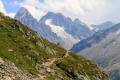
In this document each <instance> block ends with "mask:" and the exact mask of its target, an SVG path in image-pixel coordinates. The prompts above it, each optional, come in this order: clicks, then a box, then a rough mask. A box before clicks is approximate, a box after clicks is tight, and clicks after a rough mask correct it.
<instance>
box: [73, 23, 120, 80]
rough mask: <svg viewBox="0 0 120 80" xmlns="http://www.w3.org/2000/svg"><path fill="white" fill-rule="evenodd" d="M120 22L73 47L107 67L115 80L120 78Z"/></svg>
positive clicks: (74, 49)
mask: <svg viewBox="0 0 120 80" xmlns="http://www.w3.org/2000/svg"><path fill="white" fill-rule="evenodd" d="M119 48H120V24H117V25H115V26H113V27H111V28H109V29H106V30H103V31H100V32H97V33H95V34H94V35H93V36H92V37H90V38H88V39H85V40H83V41H81V42H79V43H78V44H76V45H74V46H73V48H72V49H71V50H72V51H75V52H77V53H79V54H80V55H83V56H84V57H86V58H88V59H90V60H92V61H94V62H96V63H97V64H99V65H101V66H102V67H103V68H105V69H106V70H107V71H108V72H109V74H110V76H111V78H112V79H113V80H119V79H120V78H119V77H120V75H119V72H120V70H119V68H120V67H119V66H120V62H119V60H120V59H119V58H120V53H119V52H120V49H119Z"/></svg>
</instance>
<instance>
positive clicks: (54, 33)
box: [15, 7, 94, 49]
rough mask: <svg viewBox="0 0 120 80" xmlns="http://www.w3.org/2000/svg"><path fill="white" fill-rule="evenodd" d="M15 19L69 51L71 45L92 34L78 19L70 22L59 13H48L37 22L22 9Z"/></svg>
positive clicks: (69, 19)
mask: <svg viewBox="0 0 120 80" xmlns="http://www.w3.org/2000/svg"><path fill="white" fill-rule="evenodd" d="M15 19H17V20H19V21H20V22H22V23H23V24H25V25H27V26H28V27H29V28H31V29H32V30H34V31H37V32H38V34H40V36H42V37H43V38H45V39H47V40H49V41H51V42H54V43H60V44H61V45H62V46H63V47H64V48H66V49H70V48H71V47H72V45H73V44H75V43H77V42H78V41H80V40H82V39H84V38H87V37H90V36H91V35H92V34H93V33H94V32H93V31H92V30H91V29H90V28H89V27H88V26H87V25H86V24H85V23H83V22H81V21H80V20H79V19H75V20H74V21H72V19H71V18H69V17H67V18H66V17H65V16H64V15H63V14H61V13H53V12H48V13H47V14H46V15H45V16H43V17H42V18H41V19H40V20H39V21H37V20H36V19H35V18H33V16H32V15H31V14H30V12H29V11H28V10H27V9H26V8H24V7H22V8H21V9H20V10H19V11H18V13H17V14H16V15H15Z"/></svg>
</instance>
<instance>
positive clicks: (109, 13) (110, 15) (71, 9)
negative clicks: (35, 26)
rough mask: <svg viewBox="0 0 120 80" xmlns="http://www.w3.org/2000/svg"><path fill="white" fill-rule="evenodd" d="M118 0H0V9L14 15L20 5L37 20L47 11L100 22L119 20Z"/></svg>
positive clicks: (87, 22)
mask: <svg viewBox="0 0 120 80" xmlns="http://www.w3.org/2000/svg"><path fill="white" fill-rule="evenodd" d="M119 6H120V0H0V11H1V12H3V13H5V14H6V15H9V16H11V17H14V15H15V14H16V12H17V11H18V10H19V9H20V7H26V8H27V9H28V10H29V11H30V13H31V14H32V15H33V16H34V17H35V18H36V19H37V20H39V19H40V18H41V17H42V16H43V15H45V14H46V13H47V12H48V11H51V12H56V13H62V14H64V15H65V16H66V17H71V18H72V19H73V20H74V19H75V18H79V19H80V20H81V21H83V22H84V23H86V24H88V25H90V24H93V23H94V24H100V23H104V22H106V21H112V22H114V23H119V22H120V8H119Z"/></svg>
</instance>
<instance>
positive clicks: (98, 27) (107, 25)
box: [90, 21, 115, 32]
mask: <svg viewBox="0 0 120 80" xmlns="http://www.w3.org/2000/svg"><path fill="white" fill-rule="evenodd" d="M114 25H115V24H114V23H112V22H111V21H107V22H105V23H102V24H100V25H95V24H92V25H90V26H91V27H92V28H93V30H95V31H96V32H97V31H100V30H104V29H108V28H110V27H112V26H114Z"/></svg>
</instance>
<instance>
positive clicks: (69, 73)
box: [0, 13, 110, 80]
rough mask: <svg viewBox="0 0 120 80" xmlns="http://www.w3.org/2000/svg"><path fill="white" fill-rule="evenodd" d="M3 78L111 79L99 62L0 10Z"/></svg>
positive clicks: (0, 69) (26, 79)
mask: <svg viewBox="0 0 120 80" xmlns="http://www.w3.org/2000/svg"><path fill="white" fill-rule="evenodd" d="M0 79H3V80H4V79H5V80H39V79H42V80H110V78H109V76H108V75H107V73H106V72H105V71H104V70H103V69H102V68H101V67H99V66H98V65H97V64H95V63H93V62H91V61H89V60H87V59H85V58H84V57H82V56H79V55H77V54H75V53H73V52H68V51H67V50H65V49H64V48H62V47H61V46H59V45H56V44H54V43H51V42H49V41H47V40H46V39H44V38H42V37H40V36H39V35H38V34H37V32H35V31H32V30H31V29H29V28H28V27H27V26H25V25H23V24H21V23H20V22H19V21H18V20H14V19H12V18H9V17H8V16H4V14H2V13H0Z"/></svg>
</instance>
